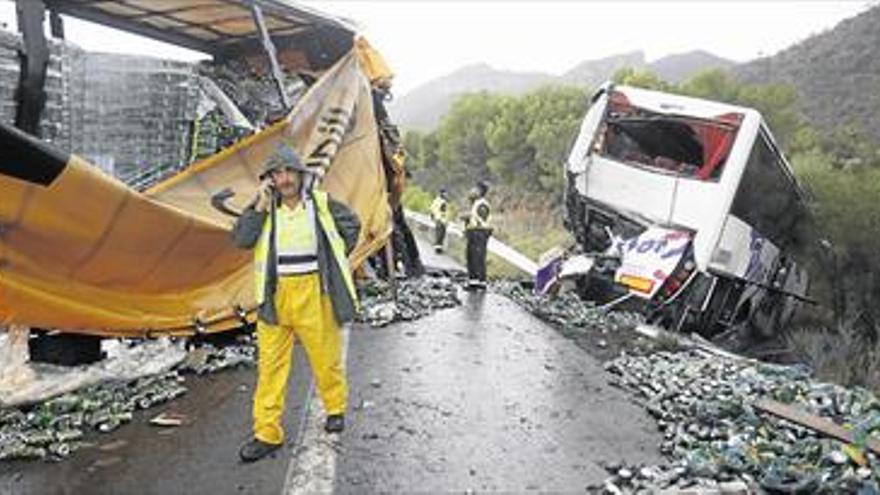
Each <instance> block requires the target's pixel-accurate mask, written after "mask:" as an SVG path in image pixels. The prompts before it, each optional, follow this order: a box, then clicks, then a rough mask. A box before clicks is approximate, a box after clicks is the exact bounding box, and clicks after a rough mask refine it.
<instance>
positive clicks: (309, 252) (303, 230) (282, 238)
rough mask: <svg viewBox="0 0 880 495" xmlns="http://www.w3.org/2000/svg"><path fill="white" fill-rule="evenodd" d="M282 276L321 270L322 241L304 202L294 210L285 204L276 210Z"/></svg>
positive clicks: (278, 250) (276, 241)
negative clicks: (319, 252) (319, 247)
mask: <svg viewBox="0 0 880 495" xmlns="http://www.w3.org/2000/svg"><path fill="white" fill-rule="evenodd" d="M275 228H276V229H278V230H277V232H275V243H276V252H277V253H278V274H279V275H298V274H303V273H312V272H316V271H318V238H317V237H316V236H315V229H314V227H312V222H310V221H309V217H308V214H307V211H306V208H304V207H303V204H302V203H300V204H298V205H296V208H294V209H292V210H291V209H290V208H288V207H287V206H286V205H281V207H279V208H278V209H276V210H275Z"/></svg>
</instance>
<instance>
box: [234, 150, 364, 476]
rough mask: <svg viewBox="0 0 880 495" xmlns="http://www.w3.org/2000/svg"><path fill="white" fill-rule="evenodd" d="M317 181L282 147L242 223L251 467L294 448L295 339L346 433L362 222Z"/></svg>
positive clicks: (336, 428) (332, 420) (246, 451)
mask: <svg viewBox="0 0 880 495" xmlns="http://www.w3.org/2000/svg"><path fill="white" fill-rule="evenodd" d="M313 174H314V172H313V171H312V170H310V169H309V168H308V167H306V166H304V165H303V164H302V162H301V161H300V159H299V157H298V156H297V155H296V152H295V151H294V150H293V149H292V148H290V147H289V146H286V145H280V146H278V147H277V148H276V149H275V151H274V154H273V155H271V156H270V157H269V159H268V160H267V162H266V165H265V167H264V170H263V173H262V174H261V175H260V180H261V181H262V184H261V185H260V189H259V191H258V193H257V196H256V198H255V199H254V201H253V202H252V203H251V205H250V206H248V207H247V208H246V209H245V211H244V212H243V213H242V215H241V217H239V219H238V221H237V222H236V224H235V227H234V228H233V240H234V242H235V244H236V245H237V246H239V247H242V248H253V249H254V278H255V281H256V286H255V291H256V292H255V294H256V301H257V304H258V305H259V306H258V310H257V317H258V320H257V346H258V348H259V359H258V365H257V373H258V375H257V387H256V390H255V392H254V403H253V418H254V427H253V438H252V439H251V440H249V441H248V442H246V443H245V444H244V445H242V447H241V450H240V451H239V455H240V456H241V460H242V461H244V462H253V461H256V460H259V459H261V458H263V457H265V456H266V455H268V454H270V453H271V452H273V451H274V450H276V449H278V448H279V447H280V446H281V445H282V443H283V442H284V431H283V429H282V426H281V418H282V414H283V412H284V399H285V396H286V395H287V379H288V375H289V374H290V367H291V361H292V360H293V355H292V350H293V343H294V340H295V339H299V341H300V342H302V345H303V347H304V348H305V351H306V354H307V355H308V359H309V363H310V365H311V369H312V374H313V375H314V377H315V385H316V386H317V389H318V394H319V395H320V397H321V402H322V403H323V405H324V411H325V412H326V414H327V422H326V424H325V426H324V429H325V430H326V431H327V432H329V433H338V432H341V431H342V430H343V429H344V428H345V416H344V415H345V409H346V406H347V401H348V386H347V384H346V379H345V370H344V368H343V366H344V364H343V362H342V337H341V331H340V325H342V324H343V323H345V322H347V321H349V320H351V319H352V318H353V317H354V315H355V313H356V311H357V306H358V302H357V294H356V292H355V287H354V283H353V281H352V274H351V269H350V267H349V264H348V258H347V255H348V253H349V252H350V251H351V250H352V249H353V248H354V246H355V244H356V243H357V238H358V234H359V232H360V222H359V221H358V219H357V216H355V214H354V213H352V211H351V210H349V209H348V208H347V207H346V206H345V205H343V204H342V203H339V202H338V201H335V200H334V199H332V198H330V197H329V196H328V195H327V193H326V192H324V191H318V190H314V189H313V188H312V187H311V186H312V184H313V181H314V179H315V175H313Z"/></svg>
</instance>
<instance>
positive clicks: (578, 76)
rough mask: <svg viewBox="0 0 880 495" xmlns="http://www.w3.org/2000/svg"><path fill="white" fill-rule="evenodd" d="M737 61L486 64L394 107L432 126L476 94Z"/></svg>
mask: <svg viewBox="0 0 880 495" xmlns="http://www.w3.org/2000/svg"><path fill="white" fill-rule="evenodd" d="M732 65H733V62H731V61H729V60H726V59H724V58H721V57H717V56H715V55H712V54H711V53H708V52H705V51H693V52H687V53H680V54H676V55H670V56H667V57H663V58H660V59H658V60H656V61H655V62H652V63H648V62H647V61H646V60H645V53H644V52H642V51H635V52H629V53H622V54H619V55H614V56H611V57H605V58H601V59H597V60H585V61H583V62H581V63H579V64H577V65H576V66H574V67H572V68H571V69H570V70H568V71H566V72H565V73H563V74H562V75H559V76H555V75H551V74H545V73H540V72H513V71H504V70H498V69H494V68H492V67H490V66H489V65H486V64H477V65H469V66H466V67H462V68H461V69H459V70H456V71H455V72H452V73H451V74H448V75H446V76H443V77H440V78H437V79H434V80H432V81H429V82H427V83H425V84H423V85H421V86H419V87H417V88H415V89H413V90H412V91H410V92H409V93H407V94H405V95H403V96H401V97H399V98H397V99H396V100H395V101H394V102H392V104H391V105H390V107H389V108H390V111H391V114H392V116H393V117H394V118H395V120H396V121H397V122H398V123H399V124H400V125H401V126H402V127H404V128H405V129H418V130H429V129H432V128H434V127H435V126H436V125H437V123H438V122H439V121H440V118H441V117H442V116H443V114H444V113H446V111H447V110H448V109H449V105H450V104H451V102H452V100H453V99H454V98H455V96H457V95H460V94H464V93H472V92H477V91H491V92H496V93H507V94H519V93H524V92H527V91H529V90H532V89H535V88H537V87H539V86H542V85H546V84H567V85H578V86H583V87H588V88H592V87H595V86H597V85H598V84H600V83H602V82H603V81H605V80H607V79H608V78H610V77H611V75H613V74H614V73H615V72H616V71H617V70H619V69H622V68H624V67H634V68H647V69H649V70H652V71H654V72H657V73H658V74H659V75H661V77H663V78H665V79H667V80H670V81H679V80H681V79H684V78H686V77H688V76H689V75H691V74H693V73H695V72H697V71H699V70H702V69H708V68H713V67H723V68H726V67H730V66H732Z"/></svg>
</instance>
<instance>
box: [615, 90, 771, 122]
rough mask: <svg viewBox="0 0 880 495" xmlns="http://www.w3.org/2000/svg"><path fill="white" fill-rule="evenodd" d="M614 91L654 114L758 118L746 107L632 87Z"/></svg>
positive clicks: (755, 112)
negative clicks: (727, 114)
mask: <svg viewBox="0 0 880 495" xmlns="http://www.w3.org/2000/svg"><path fill="white" fill-rule="evenodd" d="M614 91H616V92H619V93H622V94H623V95H624V96H626V98H627V100H629V102H630V104H632V105H634V106H636V107H639V108H644V109H645V110H650V111H652V112H656V113H662V114H673V115H687V116H691V117H697V118H702V119H714V118H717V117H718V116H720V115H724V114H726V113H741V114H744V115H745V114H748V113H754V114H758V116H760V114H759V113H758V112H757V111H756V110H754V109H752V108H748V107H741V106H737V105H730V104H727V103H719V102H716V101H710V100H703V99H700V98H692V97H689V96H680V95H675V94H671V93H663V92H660V91H651V90H647V89H640V88H634V87H632V86H618V85H615V86H614Z"/></svg>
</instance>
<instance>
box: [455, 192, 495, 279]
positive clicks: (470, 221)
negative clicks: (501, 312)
mask: <svg viewBox="0 0 880 495" xmlns="http://www.w3.org/2000/svg"><path fill="white" fill-rule="evenodd" d="M488 192H489V185H488V184H486V183H485V182H483V181H480V182H478V183H477V185H476V187H474V188H473V189H472V190H471V192H470V194H469V195H468V198H469V199H470V200H471V209H470V212H469V213H467V214H465V215H464V216H463V218H462V220H464V229H465V239H466V241H467V252H466V258H467V270H468V287H469V288H470V289H485V288H486V248H487V246H488V244H489V237H491V236H492V223H491V220H492V215H491V209H490V208H489V202H488V201H487V200H486V193H488Z"/></svg>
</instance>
